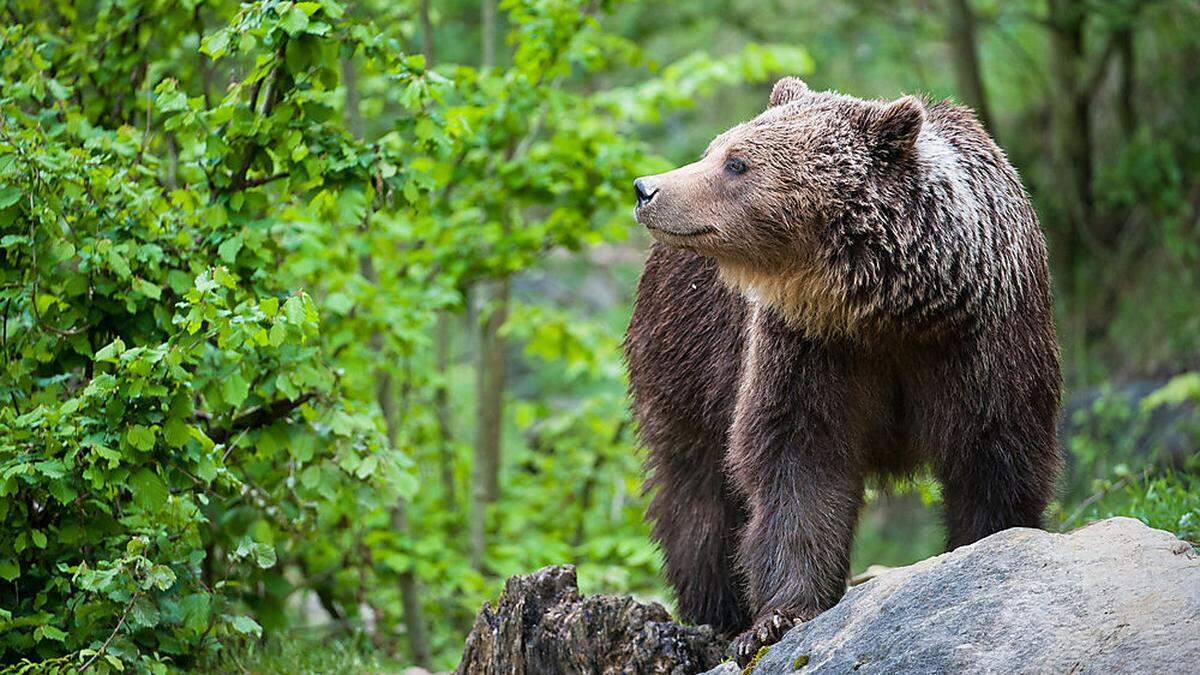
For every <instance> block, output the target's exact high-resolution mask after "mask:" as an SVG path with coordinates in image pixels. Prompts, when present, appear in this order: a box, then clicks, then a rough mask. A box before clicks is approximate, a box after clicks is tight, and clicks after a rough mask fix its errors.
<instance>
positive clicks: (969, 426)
mask: <svg viewBox="0 0 1200 675" xmlns="http://www.w3.org/2000/svg"><path fill="white" fill-rule="evenodd" d="M636 187H637V192H638V208H637V211H636V213H637V218H638V220H639V221H640V222H641V223H643V224H644V225H646V226H647V227H648V228H649V229H650V231H651V232H652V234H653V235H654V237H655V239H656V240H658V243H657V244H656V245H655V246H654V248H653V250H652V251H651V253H650V258H649V260H648V261H647V263H646V268H645V272H644V273H643V275H642V279H641V282H640V284H639V286H638V297H637V303H636V307H635V309H634V314H633V318H632V321H631V322H630V326H629V332H628V334H627V337H626V345H625V352H626V359H627V362H628V365H629V374H630V388H631V393H632V397H633V409H634V414H635V417H636V418H637V421H638V423H639V429H640V434H641V439H642V442H643V443H644V445H645V446H646V447H647V448H648V450H649V455H648V460H647V468H648V470H649V486H650V487H651V488H652V489H653V490H654V493H653V500H652V502H651V504H650V509H649V513H648V517H649V518H650V519H652V520H653V521H654V536H655V538H656V539H657V541H658V542H660V544H661V545H662V548H663V550H664V552H665V555H666V563H667V577H668V579H669V581H670V582H671V583H672V585H674V587H675V589H676V591H677V592H678V599H679V609H680V612H681V613H682V614H683V616H684V618H686V619H688V620H690V621H693V622H696V623H708V624H712V625H713V626H714V627H716V628H717V629H718V630H720V631H723V632H726V633H729V634H733V633H737V632H742V633H741V635H740V636H739V637H738V639H737V640H735V643H734V648H735V650H736V652H737V654H738V656H739V659H740V660H742V661H743V662H744V661H745V660H746V659H747V658H748V657H749V656H752V655H753V654H754V653H755V651H757V649H758V647H759V646H761V645H763V644H770V643H772V642H774V641H775V640H776V639H778V637H779V636H780V635H782V633H783V632H784V631H785V630H786V629H787V628H788V627H790V626H791V625H792V624H793V623H795V622H797V621H805V620H808V619H810V618H812V617H813V616H815V615H816V614H818V613H819V612H821V611H823V610H825V609H827V608H829V607H830V606H832V605H833V604H835V603H836V602H837V601H838V599H839V598H840V597H841V595H842V593H843V590H844V583H845V578H846V574H847V571H848V567H849V557H850V545H851V541H852V539H853V534H854V527H855V523H856V520H857V517H858V512H859V509H860V507H861V506H862V499H863V486H864V481H865V480H867V479H868V478H869V477H872V476H881V477H884V478H887V477H895V476H904V475H908V474H910V473H911V472H913V471H914V470H915V469H917V468H918V467H920V466H922V465H926V466H930V467H931V468H932V470H933V472H934V474H935V475H936V476H937V478H938V479H939V480H940V482H941V483H942V486H943V499H944V502H945V520H946V527H947V531H948V539H949V541H948V544H949V546H950V547H951V548H953V547H957V546H961V545H963V544H968V543H971V542H973V541H976V540H977V539H980V538H981V537H985V536H987V535H989V534H992V533H994V532H997V531H999V530H1002V529H1005V528H1009V527H1014V526H1027V527H1038V526H1040V524H1041V517H1042V511H1043V510H1044V508H1045V506H1046V504H1047V502H1048V501H1049V500H1050V498H1051V496H1052V493H1053V489H1054V482H1055V478H1056V475H1057V471H1058V467H1059V463H1060V458H1059V454H1058V450H1057V446H1056V442H1055V422H1056V419H1057V415H1058V405H1059V396H1060V388H1061V377H1060V373H1059V363H1058V348H1057V343H1056V339H1055V331H1054V322H1053V314H1052V304H1051V298H1050V277H1049V271H1048V268H1047V260H1046V244H1045V239H1044V237H1043V235H1042V232H1041V230H1040V228H1039V227H1038V223H1037V217H1036V215H1035V214H1034V211H1033V209H1032V207H1031V206H1030V203H1029V199H1028V197H1027V195H1026V193H1025V191H1024V189H1023V188H1022V186H1021V184H1020V181H1019V179H1018V178H1017V175H1016V172H1015V171H1014V170H1013V168H1012V167H1011V166H1010V165H1009V163H1008V161H1007V160H1006V159H1005V157H1004V154H1003V152H1002V151H1001V150H1000V149H999V148H998V147H997V146H996V145H995V143H993V142H992V140H991V139H990V138H989V137H988V135H987V134H986V133H985V132H984V131H983V129H982V128H981V127H980V126H979V124H978V123H977V122H976V120H975V119H974V117H973V116H972V115H971V113H970V111H968V110H966V109H964V108H960V107H956V106H954V105H950V104H948V103H935V104H929V103H927V102H925V101H922V100H919V99H916V98H913V97H905V98H902V99H899V100H898V101H893V102H881V101H865V100H861V99H857V98H853V97H849V96H844V95H841V94H836V93H830V92H813V91H810V90H809V89H808V88H807V87H806V86H805V85H804V83H802V82H800V81H799V80H797V79H796V78H785V79H784V80H781V81H780V82H779V83H778V84H776V86H775V89H774V91H773V92H772V96H771V105H770V107H769V108H768V109H767V110H766V112H764V113H763V114H762V115H760V116H759V117H757V118H755V119H754V120H751V121H750V122H747V123H745V124H742V125H739V126H737V127H734V128H733V129H730V130H729V131H727V132H726V133H724V134H722V135H721V136H719V137H718V138H717V139H716V140H714V141H713V142H712V144H711V145H710V146H709V148H708V150H707V152H706V153H705V155H704V157H703V158H702V159H701V160H700V161H698V162H696V163H694V164H690V165H687V166H684V167H681V168H679V169H676V170H674V171H671V172H668V173H665V174H661V175H658V176H649V177H645V178H641V179H639V180H638V182H637V184H636Z"/></svg>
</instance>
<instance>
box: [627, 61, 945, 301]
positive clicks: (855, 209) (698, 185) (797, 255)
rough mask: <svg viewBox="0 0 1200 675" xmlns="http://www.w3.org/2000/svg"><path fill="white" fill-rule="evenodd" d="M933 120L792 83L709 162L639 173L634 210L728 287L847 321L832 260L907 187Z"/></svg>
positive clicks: (913, 102)
mask: <svg viewBox="0 0 1200 675" xmlns="http://www.w3.org/2000/svg"><path fill="white" fill-rule="evenodd" d="M924 122H925V107H924V105H923V104H922V102H921V101H920V100H918V99H916V98H914V97H912V96H906V97H904V98H901V99H899V100H896V101H891V102H882V101H867V100H862V99H858V98H854V97H850V96H844V95H841V94H836V93H832V92H814V91H811V90H809V88H808V87H807V86H806V85H805V84H804V83H803V82H802V81H800V80H799V79H798V78H795V77H786V78H784V79H782V80H780V81H779V82H777V83H776V84H775V87H774V88H773V90H772V91H771V98H770V105H769V107H768V108H767V110H766V111H765V112H763V113H762V114H761V115H759V116H758V117H756V118H754V119H753V120H750V121H749V122H746V123H743V124H740V125H738V126H735V127H733V128H732V129H730V130H729V131H726V132H725V133H723V134H721V135H720V136H718V137H717V138H716V139H715V140H713V141H712V143H710V144H709V146H708V149H707V150H706V151H705V152H704V155H703V156H702V157H701V158H700V160H699V161H697V162H694V163H692V164H688V165H686V166H682V167H680V168H678V169H674V170H672V171H668V172H666V173H662V174H658V175H655V176H643V177H641V178H638V179H637V180H636V181H635V182H634V187H635V190H636V195H637V207H636V210H635V215H636V218H637V220H638V222H640V223H642V224H643V225H645V226H646V227H647V228H648V229H649V230H650V232H651V233H652V235H653V236H654V238H655V239H657V240H658V241H660V242H662V243H664V244H667V245H670V246H675V247H679V248H686V249H690V250H693V251H695V252H697V253H699V254H701V255H704V256H706V257H710V258H713V259H715V260H716V261H717V263H718V266H719V267H720V269H721V275H722V278H723V279H724V280H725V281H726V282H727V283H730V285H733V286H735V287H738V288H740V289H741V290H743V291H745V292H747V293H748V294H749V295H751V296H755V297H757V298H758V299H761V300H763V301H764V302H767V303H768V304H772V305H775V306H777V307H779V308H780V309H781V310H783V313H784V314H785V315H787V316H789V317H790V318H795V319H804V318H805V317H806V315H813V314H822V315H825V316H823V317H822V318H823V319H824V320H825V321H834V322H836V321H837V317H835V316H832V315H833V314H839V313H845V312H847V311H850V309H849V308H846V307H839V300H840V298H839V297H837V296H839V295H844V293H839V292H838V291H839V290H843V291H844V289H837V288H834V286H837V285H839V284H838V280H837V279H836V278H834V277H835V276H836V274H837V273H836V272H834V271H832V270H830V269H829V264H828V263H829V258H830V256H831V255H832V253H833V252H834V251H836V250H837V249H840V248H844V242H841V241H839V240H842V239H844V234H845V232H847V231H856V230H860V231H861V229H862V228H864V227H866V228H869V227H871V226H872V223H871V222H862V223H856V222H855V221H859V220H865V221H877V220H878V213H877V212H876V213H871V211H877V210H878V209H877V208H876V207H878V206H879V205H878V204H877V203H876V204H874V205H872V204H871V203H872V202H879V201H880V199H881V197H883V196H886V195H888V194H889V193H893V192H895V191H896V189H897V186H898V185H899V183H900V182H902V181H904V180H906V176H905V172H906V171H907V169H906V166H907V164H908V162H907V161H906V160H907V159H908V158H909V157H910V156H912V155H914V154H915V151H914V148H915V146H916V142H917V137H918V135H919V133H920V131H921V128H922V125H923V124H924ZM908 173H909V174H911V173H912V172H911V171H908ZM808 318H809V319H812V318H813V317H811V316H809V317H808ZM842 318H843V319H846V320H849V318H850V317H842ZM809 323H812V321H809Z"/></svg>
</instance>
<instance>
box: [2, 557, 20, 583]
mask: <svg viewBox="0 0 1200 675" xmlns="http://www.w3.org/2000/svg"><path fill="white" fill-rule="evenodd" d="M19 576H21V566H20V565H19V564H18V563H17V561H16V560H13V559H12V558H0V579H4V580H5V581H12V580H14V579H16V578H17V577H19Z"/></svg>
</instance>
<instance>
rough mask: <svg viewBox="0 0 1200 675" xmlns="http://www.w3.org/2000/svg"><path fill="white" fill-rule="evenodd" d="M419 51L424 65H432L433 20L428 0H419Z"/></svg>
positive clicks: (430, 66)
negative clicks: (422, 55)
mask: <svg viewBox="0 0 1200 675" xmlns="http://www.w3.org/2000/svg"><path fill="white" fill-rule="evenodd" d="M420 14H421V53H422V54H424V55H425V67H426V68H432V67H433V20H432V19H431V18H430V17H429V0H421V10H420Z"/></svg>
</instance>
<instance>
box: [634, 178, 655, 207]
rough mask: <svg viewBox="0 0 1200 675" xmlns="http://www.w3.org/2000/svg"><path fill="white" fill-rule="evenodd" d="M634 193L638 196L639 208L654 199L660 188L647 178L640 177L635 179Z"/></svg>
mask: <svg viewBox="0 0 1200 675" xmlns="http://www.w3.org/2000/svg"><path fill="white" fill-rule="evenodd" d="M633 193H634V195H636V196H637V208H639V209H640V208H642V207H643V206H645V205H647V204H649V203H650V200H652V199H654V195H656V194H658V189H657V188H655V187H653V186H651V185H650V184H649V183H647V182H646V179H645V178H639V179H637V180H635V181H633Z"/></svg>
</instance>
